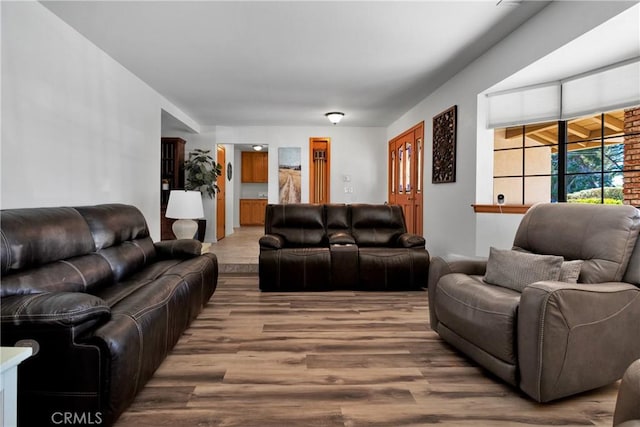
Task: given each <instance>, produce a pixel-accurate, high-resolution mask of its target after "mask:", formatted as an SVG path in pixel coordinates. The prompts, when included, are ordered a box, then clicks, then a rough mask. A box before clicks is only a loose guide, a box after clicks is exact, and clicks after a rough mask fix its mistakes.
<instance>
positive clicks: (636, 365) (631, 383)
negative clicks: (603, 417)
mask: <svg viewBox="0 0 640 427" xmlns="http://www.w3.org/2000/svg"><path fill="white" fill-rule="evenodd" d="M613 425H614V427H640V359H638V360H636V361H635V362H633V363H632V364H631V366H629V367H628V368H627V370H626V371H625V373H624V376H623V377H622V382H621V383H620V389H619V390H618V399H617V400H616V409H615V411H614V413H613Z"/></svg>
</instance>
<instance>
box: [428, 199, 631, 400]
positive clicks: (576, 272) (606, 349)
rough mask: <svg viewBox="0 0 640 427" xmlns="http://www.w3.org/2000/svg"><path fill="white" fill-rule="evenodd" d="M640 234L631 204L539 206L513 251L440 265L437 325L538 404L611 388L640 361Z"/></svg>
mask: <svg viewBox="0 0 640 427" xmlns="http://www.w3.org/2000/svg"><path fill="white" fill-rule="evenodd" d="M639 231H640V210H638V209H636V208H634V207H632V206H613V205H585V204H566V203H541V204H537V205H534V206H533V207H531V208H530V209H529V211H528V212H527V213H526V214H525V215H524V217H523V218H522V221H521V223H520V226H519V228H518V230H517V232H516V235H515V239H514V242H513V250H504V251H500V250H496V249H495V248H492V250H491V253H490V255H489V258H488V259H483V260H480V259H465V258H463V257H447V258H439V257H436V258H434V259H433V260H432V262H431V267H430V272H429V289H428V292H429V313H430V320H431V328H432V329H434V330H435V331H436V332H438V334H439V335H440V336H441V337H442V338H443V339H444V340H445V341H447V342H449V343H450V344H452V345H453V346H454V347H456V348H457V349H459V350H460V351H461V352H463V353H465V354H466V355H467V356H469V357H470V358H472V359H473V360H475V361H476V362H477V363H478V364H479V365H481V366H483V367H484V368H486V369H487V370H489V371H491V372H492V373H493V374H495V375H496V376H498V377H500V378H502V379H503V380H504V381H506V382H508V383H509V384H512V385H513V386H516V387H518V388H520V389H521V390H522V391H524V392H525V393H526V394H527V395H529V396H530V397H531V398H533V399H535V400H537V401H539V402H547V401H551V400H554V399H559V398H562V397H565V396H570V395H573V394H576V393H580V392H583V391H586V390H590V389H594V388H597V387H601V386H604V385H607V384H610V383H613V382H615V381H616V380H618V379H619V378H620V377H622V375H623V373H624V371H625V369H626V368H627V367H628V366H629V364H630V363H631V362H632V361H633V360H635V359H637V358H639V357H640V339H639V338H640V288H639V286H640V239H639V238H638V232H639ZM509 260H512V262H505V261H509ZM534 276H538V277H541V276H544V277H545V278H544V279H540V278H538V279H535V278H533V277H534ZM518 282H519V283H518ZM519 287H520V288H519ZM518 288H519V289H518Z"/></svg>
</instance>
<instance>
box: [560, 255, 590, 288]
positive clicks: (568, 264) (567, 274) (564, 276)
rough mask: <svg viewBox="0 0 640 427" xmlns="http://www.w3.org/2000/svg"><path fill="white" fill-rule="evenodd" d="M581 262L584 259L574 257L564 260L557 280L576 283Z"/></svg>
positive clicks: (582, 262)
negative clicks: (573, 258) (574, 258)
mask: <svg viewBox="0 0 640 427" xmlns="http://www.w3.org/2000/svg"><path fill="white" fill-rule="evenodd" d="M582 264H584V261H583V260H581V259H576V260H573V261H565V262H563V263H562V267H561V268H560V277H559V278H558V281H560V282H566V283H578V278H579V277H580V270H582Z"/></svg>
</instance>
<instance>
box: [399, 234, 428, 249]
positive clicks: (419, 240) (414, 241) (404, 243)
mask: <svg viewBox="0 0 640 427" xmlns="http://www.w3.org/2000/svg"><path fill="white" fill-rule="evenodd" d="M425 244H426V241H425V240H424V237H422V236H418V235H417V234H412V233H403V234H401V235H400V236H399V237H398V246H399V247H401V248H424V246H425Z"/></svg>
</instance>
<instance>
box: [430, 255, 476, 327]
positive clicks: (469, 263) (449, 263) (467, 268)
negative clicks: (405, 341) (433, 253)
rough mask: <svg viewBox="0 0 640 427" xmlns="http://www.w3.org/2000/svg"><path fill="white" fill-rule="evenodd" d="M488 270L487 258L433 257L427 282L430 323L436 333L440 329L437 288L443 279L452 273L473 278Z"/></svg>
mask: <svg viewBox="0 0 640 427" xmlns="http://www.w3.org/2000/svg"><path fill="white" fill-rule="evenodd" d="M486 268H487V258H480V257H466V256H462V255H447V256H444V257H433V258H431V261H430V262H429V278H428V280H427V292H428V296H429V307H430V309H429V321H430V325H431V329H433V330H434V331H435V330H437V329H436V328H437V327H438V318H437V316H436V309H435V306H436V302H435V295H436V288H437V286H438V281H439V280H440V278H441V277H443V276H445V275H447V274H451V273H462V274H468V275H471V276H482V275H484V272H485V270H486Z"/></svg>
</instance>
